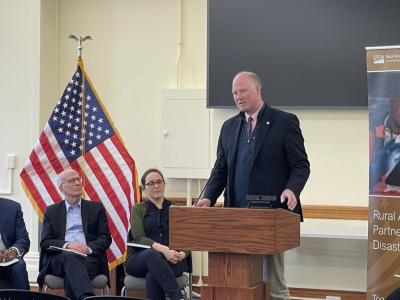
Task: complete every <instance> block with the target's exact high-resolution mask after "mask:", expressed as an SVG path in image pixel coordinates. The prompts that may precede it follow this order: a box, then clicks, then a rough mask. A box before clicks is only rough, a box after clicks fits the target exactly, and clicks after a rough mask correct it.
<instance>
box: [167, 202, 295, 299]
mask: <svg viewBox="0 0 400 300" xmlns="http://www.w3.org/2000/svg"><path fill="white" fill-rule="evenodd" d="M169 217H170V219H169V231H170V232H169V242H170V247H171V248H172V249H180V250H195V251H208V252H209V254H208V285H206V286H203V287H202V289H201V297H202V299H205V300H211V299H212V300H259V299H260V300H261V299H262V300H264V299H269V286H268V284H265V283H264V282H263V280H262V255H263V254H277V253H281V252H283V251H286V250H288V249H292V248H296V247H298V246H299V245H300V217H299V215H297V214H295V213H292V212H289V211H287V210H284V209H251V208H214V207H171V208H170V213H169Z"/></svg>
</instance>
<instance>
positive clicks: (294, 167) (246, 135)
mask: <svg viewBox="0 0 400 300" xmlns="http://www.w3.org/2000/svg"><path fill="white" fill-rule="evenodd" d="M261 86H262V84H261V79H260V78H259V77H258V75H257V74H255V73H252V72H240V73H238V74H237V75H236V76H235V77H234V79H233V82H232V93H233V98H234V100H235V103H236V105H237V107H238V109H239V110H240V113H239V114H237V115H236V116H234V117H232V118H230V119H228V120H227V121H225V122H224V124H223V125H222V128H221V132H220V136H219V141H218V149H217V160H216V162H215V165H214V169H213V170H212V172H211V175H210V179H209V181H208V183H207V185H206V187H205V190H204V193H203V195H201V198H200V199H199V201H198V202H197V203H196V205H197V206H213V205H214V204H215V202H216V200H217V198H218V197H219V196H220V195H221V193H222V192H223V191H224V190H225V193H224V196H225V201H224V206H225V207H247V205H248V200H246V196H247V195H268V196H275V197H276V198H277V199H278V201H276V204H275V207H281V208H285V209H289V210H291V211H294V212H296V213H298V214H299V215H300V216H301V218H302V211H301V205H300V199H299V196H300V193H301V191H302V190H303V187H304V185H305V183H306V181H307V179H308V176H309V174H310V164H309V162H308V158H307V154H306V151H305V148H304V139H303V136H302V133H301V130H300V127H299V121H298V119H297V117H296V116H295V115H293V114H290V113H287V112H283V111H281V110H278V109H275V108H272V107H270V106H268V105H267V104H266V103H264V101H263V99H262V96H261ZM266 262H267V271H268V274H267V278H268V281H269V283H270V285H271V299H290V295H289V290H288V289H287V287H286V282H285V278H284V263H283V255H271V256H267V257H266Z"/></svg>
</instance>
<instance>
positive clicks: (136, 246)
mask: <svg viewBox="0 0 400 300" xmlns="http://www.w3.org/2000/svg"><path fill="white" fill-rule="evenodd" d="M126 245H127V246H128V247H133V248H134V249H135V251H141V250H144V249H150V248H151V247H150V246H148V245H144V244H138V243H126Z"/></svg>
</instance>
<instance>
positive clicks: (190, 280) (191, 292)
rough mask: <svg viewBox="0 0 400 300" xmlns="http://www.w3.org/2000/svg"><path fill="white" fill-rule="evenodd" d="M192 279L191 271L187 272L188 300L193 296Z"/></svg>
mask: <svg viewBox="0 0 400 300" xmlns="http://www.w3.org/2000/svg"><path fill="white" fill-rule="evenodd" d="M192 284H193V281H192V273H189V300H192V296H193V285H192Z"/></svg>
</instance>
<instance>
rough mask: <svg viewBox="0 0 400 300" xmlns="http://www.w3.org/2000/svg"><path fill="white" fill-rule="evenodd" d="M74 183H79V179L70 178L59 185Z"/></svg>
mask: <svg viewBox="0 0 400 300" xmlns="http://www.w3.org/2000/svg"><path fill="white" fill-rule="evenodd" d="M75 182H79V183H80V182H81V178H80V177H75V178H71V179H68V180H65V181H63V182H62V183H61V184H64V183H68V184H73V183H75Z"/></svg>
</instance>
